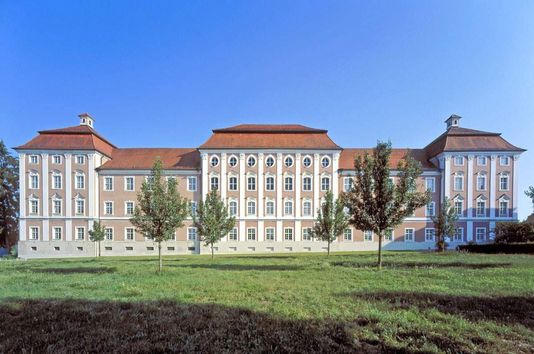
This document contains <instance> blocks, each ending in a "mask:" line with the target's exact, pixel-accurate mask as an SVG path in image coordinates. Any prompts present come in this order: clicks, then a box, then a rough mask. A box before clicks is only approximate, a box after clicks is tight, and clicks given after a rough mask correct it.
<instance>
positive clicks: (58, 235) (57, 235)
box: [53, 227, 62, 241]
mask: <svg viewBox="0 0 534 354" xmlns="http://www.w3.org/2000/svg"><path fill="white" fill-rule="evenodd" d="M61 233H62V229H61V227H54V234H53V237H54V238H53V240H54V241H58V240H61Z"/></svg>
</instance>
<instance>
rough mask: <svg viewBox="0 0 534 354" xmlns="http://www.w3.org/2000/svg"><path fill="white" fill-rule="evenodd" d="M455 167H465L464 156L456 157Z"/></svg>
mask: <svg viewBox="0 0 534 354" xmlns="http://www.w3.org/2000/svg"><path fill="white" fill-rule="evenodd" d="M454 165H455V166H463V165H464V157H463V156H455V157H454Z"/></svg>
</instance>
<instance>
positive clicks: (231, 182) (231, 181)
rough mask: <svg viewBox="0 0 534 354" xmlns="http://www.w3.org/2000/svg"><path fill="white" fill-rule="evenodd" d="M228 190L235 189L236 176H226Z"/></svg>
mask: <svg viewBox="0 0 534 354" xmlns="http://www.w3.org/2000/svg"><path fill="white" fill-rule="evenodd" d="M228 190H231V191H236V190H237V176H230V178H228Z"/></svg>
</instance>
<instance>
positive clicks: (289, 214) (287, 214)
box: [284, 199, 295, 216]
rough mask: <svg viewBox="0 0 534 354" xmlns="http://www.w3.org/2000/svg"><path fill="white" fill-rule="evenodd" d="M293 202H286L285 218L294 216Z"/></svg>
mask: <svg viewBox="0 0 534 354" xmlns="http://www.w3.org/2000/svg"><path fill="white" fill-rule="evenodd" d="M288 205H289V211H288ZM294 209H295V208H294V205H293V201H292V200H291V199H286V200H284V216H292V215H293V210H294Z"/></svg>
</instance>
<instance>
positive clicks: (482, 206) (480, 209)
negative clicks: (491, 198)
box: [476, 200, 486, 217]
mask: <svg viewBox="0 0 534 354" xmlns="http://www.w3.org/2000/svg"><path fill="white" fill-rule="evenodd" d="M476 212H477V216H479V217H481V216H486V201H485V200H477V209H476Z"/></svg>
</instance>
